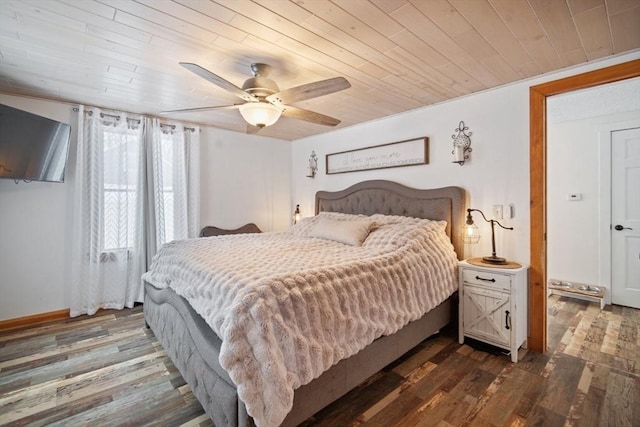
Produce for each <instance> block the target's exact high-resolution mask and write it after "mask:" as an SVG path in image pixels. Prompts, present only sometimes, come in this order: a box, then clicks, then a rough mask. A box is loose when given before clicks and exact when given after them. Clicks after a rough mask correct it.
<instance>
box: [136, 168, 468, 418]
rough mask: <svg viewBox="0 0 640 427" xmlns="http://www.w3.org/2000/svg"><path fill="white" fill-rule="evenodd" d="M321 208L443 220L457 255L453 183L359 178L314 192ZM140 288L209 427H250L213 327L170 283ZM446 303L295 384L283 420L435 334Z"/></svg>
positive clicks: (305, 412)
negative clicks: (419, 185)
mask: <svg viewBox="0 0 640 427" xmlns="http://www.w3.org/2000/svg"><path fill="white" fill-rule="evenodd" d="M322 211H329V212H344V213H350V214H365V215H371V214H374V213H382V214H387V215H403V216H411V217H418V218H429V219H437V220H446V221H447V224H448V225H447V234H448V235H449V236H450V238H451V241H452V243H453V246H454V248H455V250H456V253H457V254H458V258H459V259H462V256H463V243H462V235H461V233H462V226H463V225H464V218H465V216H464V215H465V193H464V190H463V189H462V188H459V187H446V188H439V189H432V190H419V189H413V188H409V187H406V186H404V185H401V184H398V183H395V182H391V181H383V180H374V181H364V182H361V183H358V184H355V185H353V186H351V187H349V188H347V189H345V190H342V191H336V192H329V191H319V192H318V193H317V194H316V214H317V213H319V212H322ZM144 287H145V299H144V315H145V321H146V322H147V325H148V326H149V327H150V328H151V330H152V331H153V333H154V334H155V336H156V337H157V339H158V341H159V342H160V343H161V344H162V346H163V347H164V349H165V350H166V352H167V355H168V356H169V358H170V359H171V360H172V361H173V363H174V364H175V366H176V367H177V368H178V370H179V371H180V373H181V374H182V376H183V377H184V379H185V381H186V382H187V384H189V386H190V387H191V390H192V391H193V394H194V395H195V396H196V398H197V399H198V401H199V402H200V403H201V404H202V407H203V408H204V410H205V411H206V412H207V414H208V415H209V416H210V417H211V419H212V420H213V423H214V424H215V425H216V427H224V426H229V427H251V426H253V425H254V423H253V419H252V418H251V417H250V416H249V415H248V414H247V411H246V408H245V406H244V403H243V402H242V401H241V400H240V399H239V398H238V395H237V392H236V388H235V385H234V383H233V382H232V381H231V378H229V375H228V373H227V372H226V371H225V370H224V369H223V368H222V367H221V366H220V365H219V363H218V356H219V353H220V345H221V341H220V339H219V338H218V337H217V336H216V334H215V333H214V332H213V330H212V329H211V328H210V327H209V326H208V325H207V324H206V322H205V321H204V320H203V319H202V317H200V316H199V315H198V314H197V313H196V312H195V311H194V310H193V309H192V308H191V306H190V305H189V304H188V303H187V302H186V301H185V300H184V299H183V298H181V297H179V296H178V295H177V294H176V293H175V292H173V291H172V290H171V289H162V290H160V289H156V288H155V287H153V286H152V285H150V284H148V283H145V284H144ZM453 309H454V307H453V303H452V298H449V299H447V300H446V301H445V302H443V303H442V304H440V305H439V306H438V307H436V308H435V309H433V310H431V311H430V312H428V313H427V314H425V315H424V316H423V317H422V318H420V319H418V320H416V321H414V322H411V323H409V324H408V325H407V326H405V327H404V328H402V329H401V330H400V331H398V332H397V333H395V334H393V335H390V336H385V337H381V338H379V339H377V340H375V341H374V342H373V343H371V344H370V345H369V346H367V347H366V348H365V349H363V350H362V351H361V352H359V353H357V354H355V355H353V356H352V357H350V358H348V359H344V360H342V361H340V362H339V363H338V364H336V365H334V366H333V367H331V369H329V370H328V371H326V372H325V373H323V374H322V375H321V376H320V377H318V378H316V379H315V380H313V381H312V382H310V383H309V384H306V385H304V386H302V387H300V388H299V389H297V390H296V391H295V395H294V403H293V409H292V411H291V412H290V413H289V415H288V416H287V418H286V419H285V420H284V422H283V424H282V426H287V427H288V426H296V425H298V424H300V423H301V422H303V421H304V420H306V419H307V418H309V417H310V416H312V415H313V414H315V413H316V412H318V411H319V410H320V409H322V408H324V407H326V406H327V405H329V404H330V403H331V402H333V401H335V400H337V399H338V398H340V397H341V396H343V395H345V394H346V393H347V392H349V391H350V390H352V389H353V388H354V387H356V386H357V385H358V384H360V383H362V382H363V381H364V380H366V379H367V378H369V377H370V376H371V375H373V374H375V373H376V372H378V371H380V370H381V369H382V368H384V367H385V366H387V365H388V364H390V363H391V362H393V361H394V360H396V359H398V358H399V357H400V356H402V355H403V354H405V353H406V352H407V351H409V350H411V349H412V348H413V347H415V346H416V345H417V344H418V343H420V342H421V341H423V340H424V339H426V338H428V337H429V336H431V335H433V334H434V333H436V332H438V331H439V330H440V329H441V328H442V327H444V326H445V325H446V324H448V323H449V322H450V320H451V319H452V318H453V317H452V310H453Z"/></svg>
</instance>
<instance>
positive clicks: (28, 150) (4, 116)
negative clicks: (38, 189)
mask: <svg viewBox="0 0 640 427" xmlns="http://www.w3.org/2000/svg"><path fill="white" fill-rule="evenodd" d="M70 138H71V126H69V125H68V124H66V123H61V122H58V121H56V120H52V119H49V118H46V117H42V116H39V115H37V114H33V113H29V112H27V111H23V110H19V109H17V108H13V107H9V106H7V105H2V104H0V178H10V179H13V180H15V181H16V182H18V181H21V180H24V181H50V182H64V171H65V167H66V165H67V157H68V154H69V142H70Z"/></svg>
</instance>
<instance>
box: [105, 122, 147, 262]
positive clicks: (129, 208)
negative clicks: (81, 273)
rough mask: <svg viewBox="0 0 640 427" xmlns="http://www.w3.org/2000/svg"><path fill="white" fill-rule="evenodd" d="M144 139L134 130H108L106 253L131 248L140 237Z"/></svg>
mask: <svg viewBox="0 0 640 427" xmlns="http://www.w3.org/2000/svg"><path fill="white" fill-rule="evenodd" d="M140 144H141V141H140V137H139V132H138V131H137V130H134V129H124V130H123V129H115V128H113V129H112V128H107V129H105V130H104V152H103V154H104V155H103V158H102V161H103V166H104V168H103V198H104V199H103V209H104V211H103V213H102V218H103V224H102V232H103V236H102V242H103V250H104V251H114V250H121V249H130V248H132V247H133V246H134V239H135V238H136V236H137V231H138V230H137V224H138V222H137V221H136V215H138V210H139V206H137V205H138V191H140V189H139V181H140V177H139V173H140V169H139V165H140Z"/></svg>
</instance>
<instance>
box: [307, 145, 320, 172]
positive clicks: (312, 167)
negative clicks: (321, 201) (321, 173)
mask: <svg viewBox="0 0 640 427" xmlns="http://www.w3.org/2000/svg"><path fill="white" fill-rule="evenodd" d="M317 170H318V156H316V152H315V151H312V152H311V156H309V167H307V176H308V177H309V178H314V177H315V176H316V171H317Z"/></svg>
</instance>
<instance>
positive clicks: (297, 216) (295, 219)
mask: <svg viewBox="0 0 640 427" xmlns="http://www.w3.org/2000/svg"><path fill="white" fill-rule="evenodd" d="M300 215H301V214H300V205H296V210H295V211H293V225H296V224H297V223H298V221H300Z"/></svg>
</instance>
